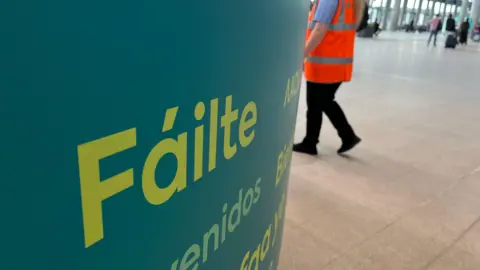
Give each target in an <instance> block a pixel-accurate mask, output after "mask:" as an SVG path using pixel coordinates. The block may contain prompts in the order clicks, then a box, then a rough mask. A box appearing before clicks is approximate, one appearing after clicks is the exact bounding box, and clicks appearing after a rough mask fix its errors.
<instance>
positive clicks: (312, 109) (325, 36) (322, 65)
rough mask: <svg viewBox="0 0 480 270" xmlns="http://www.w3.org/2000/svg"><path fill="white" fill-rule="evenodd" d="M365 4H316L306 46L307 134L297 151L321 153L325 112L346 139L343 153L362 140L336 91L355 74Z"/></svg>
mask: <svg viewBox="0 0 480 270" xmlns="http://www.w3.org/2000/svg"><path fill="white" fill-rule="evenodd" d="M365 4H366V3H365V0H320V1H319V2H317V3H315V5H314V7H313V10H314V12H311V14H310V16H309V19H308V22H309V27H308V29H307V41H306V44H305V49H304V57H305V62H304V71H305V78H306V80H307V134H306V136H305V138H304V139H303V141H302V142H300V143H297V144H294V146H293V151H295V152H300V153H305V154H310V155H317V153H318V152H317V146H316V145H317V144H318V142H319V140H318V139H319V136H320V129H321V127H322V114H323V113H325V114H326V115H327V116H328V118H330V121H331V122H332V124H333V126H334V127H335V129H336V130H337V132H338V135H339V136H340V138H341V140H342V145H341V147H340V148H339V149H338V151H337V152H338V153H339V154H343V153H345V152H347V151H349V150H350V149H352V148H353V147H355V146H356V145H357V144H358V143H360V141H361V139H360V138H359V137H358V136H357V135H356V134H355V132H354V131H353V129H352V127H351V126H350V124H349V122H348V120H347V118H346V116H345V114H344V112H343V111H342V108H341V107H340V105H339V104H338V103H337V102H336V101H335V94H336V93H337V91H338V89H339V87H340V85H341V84H342V83H343V82H348V81H350V80H351V78H352V69H353V54H354V43H355V33H356V31H355V30H356V29H357V27H358V26H359V25H360V24H361V23H362V18H363V14H364V9H365Z"/></svg>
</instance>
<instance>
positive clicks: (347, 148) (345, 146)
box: [337, 136, 362, 154]
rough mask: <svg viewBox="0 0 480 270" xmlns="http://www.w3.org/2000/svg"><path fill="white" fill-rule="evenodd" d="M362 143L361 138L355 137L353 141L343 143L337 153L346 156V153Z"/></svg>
mask: <svg viewBox="0 0 480 270" xmlns="http://www.w3.org/2000/svg"><path fill="white" fill-rule="evenodd" d="M361 141H362V139H360V138H359V137H357V136H355V137H353V139H350V140H347V141H343V142H342V146H341V147H340V149H338V151H337V153H338V154H344V153H345V152H348V151H350V150H352V149H353V148H354V147H355V146H357V144H359V143H360V142H361Z"/></svg>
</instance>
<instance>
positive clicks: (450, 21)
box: [445, 14, 456, 32]
mask: <svg viewBox="0 0 480 270" xmlns="http://www.w3.org/2000/svg"><path fill="white" fill-rule="evenodd" d="M445 31H447V32H456V30H455V19H454V18H453V15H452V14H448V18H447V23H446V25H445Z"/></svg>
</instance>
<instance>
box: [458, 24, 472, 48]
mask: <svg viewBox="0 0 480 270" xmlns="http://www.w3.org/2000/svg"><path fill="white" fill-rule="evenodd" d="M468 29H470V23H469V22H468V18H465V21H464V22H463V23H462V24H461V25H460V40H459V42H460V44H461V45H467V41H468Z"/></svg>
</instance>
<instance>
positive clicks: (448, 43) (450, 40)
mask: <svg viewBox="0 0 480 270" xmlns="http://www.w3.org/2000/svg"><path fill="white" fill-rule="evenodd" d="M455 47H457V35H455V34H449V35H448V36H447V39H446V40H445V48H450V49H455Z"/></svg>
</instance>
